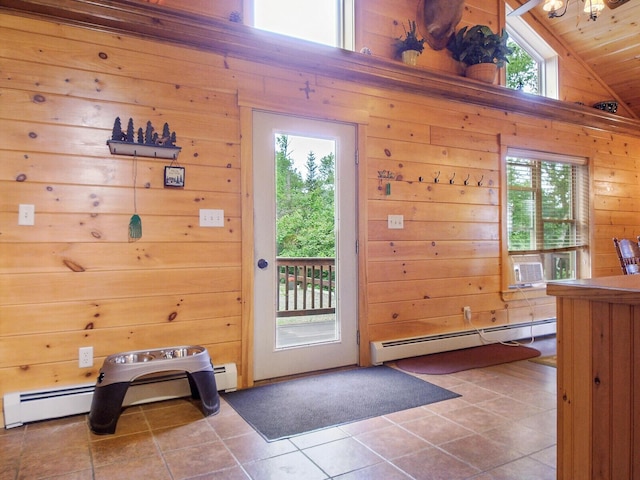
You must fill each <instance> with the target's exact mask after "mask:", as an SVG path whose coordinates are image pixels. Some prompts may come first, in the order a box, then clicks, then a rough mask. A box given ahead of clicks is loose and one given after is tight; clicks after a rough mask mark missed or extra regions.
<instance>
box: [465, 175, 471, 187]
mask: <svg viewBox="0 0 640 480" xmlns="http://www.w3.org/2000/svg"><path fill="white" fill-rule="evenodd" d="M470 177H471V174H468V175H467V178H465V179H464V184H465V185H469V178H470Z"/></svg>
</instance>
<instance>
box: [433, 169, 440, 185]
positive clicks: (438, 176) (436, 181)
mask: <svg viewBox="0 0 640 480" xmlns="http://www.w3.org/2000/svg"><path fill="white" fill-rule="evenodd" d="M439 181H440V172H438V173H437V174H436V177H435V178H434V179H433V183H438V182H439Z"/></svg>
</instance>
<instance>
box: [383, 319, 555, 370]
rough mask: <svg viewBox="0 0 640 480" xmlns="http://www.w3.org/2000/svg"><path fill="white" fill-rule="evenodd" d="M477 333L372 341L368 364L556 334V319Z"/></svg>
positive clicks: (483, 330)
mask: <svg viewBox="0 0 640 480" xmlns="http://www.w3.org/2000/svg"><path fill="white" fill-rule="evenodd" d="M479 330H480V331H481V332H482V335H480V333H478V332H477V331H476V330H475V329H474V330H464V331H461V332H449V333H442V334H439V335H427V336H424V337H413V338H403V339H400V340H390V341H382V342H371V362H372V363H373V364H374V365H380V364H382V363H383V362H389V361H392V360H399V359H401V358H409V357H417V356H420V355H428V354H430V353H439V352H447V351H450V350H459V349H462V348H469V347H478V346H480V345H486V344H488V343H497V342H506V341H509V340H518V339H524V338H528V337H530V335H531V333H532V331H533V335H534V336H542V335H551V334H554V333H556V319H555V318H550V319H547V320H537V321H535V322H528V323H518V324H515V325H501V326H498V327H489V328H481V329H479Z"/></svg>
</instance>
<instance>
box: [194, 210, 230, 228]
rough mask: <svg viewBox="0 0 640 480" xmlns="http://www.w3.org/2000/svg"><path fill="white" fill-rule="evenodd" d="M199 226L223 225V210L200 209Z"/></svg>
mask: <svg viewBox="0 0 640 480" xmlns="http://www.w3.org/2000/svg"><path fill="white" fill-rule="evenodd" d="M200 226H201V227H224V210H213V209H208V208H201V209H200Z"/></svg>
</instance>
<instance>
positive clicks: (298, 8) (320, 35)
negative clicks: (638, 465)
mask: <svg viewBox="0 0 640 480" xmlns="http://www.w3.org/2000/svg"><path fill="white" fill-rule="evenodd" d="M250 12H251V14H252V15H251V16H252V18H251V20H250V21H249V23H250V24H251V25H253V26H254V27H256V28H260V29H261V30H267V31H270V32H274V33H280V34H283V35H288V36H290V37H295V38H300V39H302V40H309V41H311V42H316V43H321V44H323V45H329V46H332V47H339V48H344V49H347V50H353V48H354V47H353V45H354V0H315V1H314V2H307V1H301V0H252V1H251V10H250Z"/></svg>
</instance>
